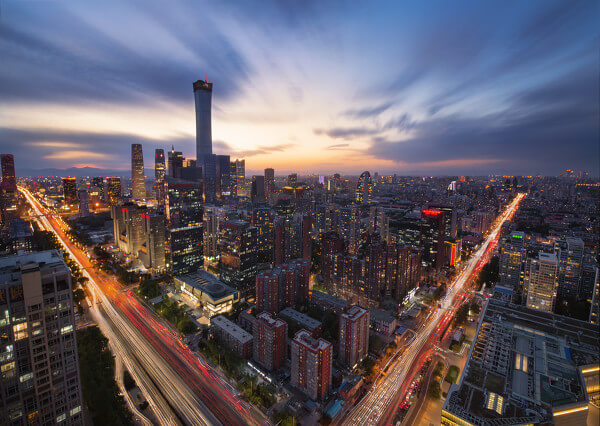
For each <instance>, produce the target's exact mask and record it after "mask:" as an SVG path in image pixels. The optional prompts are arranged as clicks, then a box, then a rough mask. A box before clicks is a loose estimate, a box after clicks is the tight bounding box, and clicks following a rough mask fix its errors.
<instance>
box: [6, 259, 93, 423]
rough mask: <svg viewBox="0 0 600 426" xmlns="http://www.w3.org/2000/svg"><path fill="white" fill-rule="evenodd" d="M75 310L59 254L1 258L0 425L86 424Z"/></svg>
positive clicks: (68, 271)
mask: <svg viewBox="0 0 600 426" xmlns="http://www.w3.org/2000/svg"><path fill="white" fill-rule="evenodd" d="M73 307H74V306H73V289H72V285H71V271H70V270H69V268H68V267H67V265H66V264H65V262H64V260H63V257H62V255H60V254H59V253H58V252H57V251H55V250H48V251H42V252H35V253H28V254H24V255H17V256H10V257H4V258H2V259H0V312H1V313H2V316H1V317H0V335H1V336H2V344H1V346H0V365H1V370H2V379H1V380H0V395H2V398H0V423H2V424H7V425H8V424H10V425H29V424H65V425H83V424H84V418H83V411H82V408H83V401H82V395H81V380H80V375H79V362H78V359H77V337H76V333H75V318H74V316H73V312H74V309H73Z"/></svg>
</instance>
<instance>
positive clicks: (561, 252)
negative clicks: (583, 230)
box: [555, 238, 584, 298]
mask: <svg viewBox="0 0 600 426" xmlns="http://www.w3.org/2000/svg"><path fill="white" fill-rule="evenodd" d="M555 251H556V253H557V255H558V295H559V296H563V297H573V298H580V296H581V291H580V284H581V275H582V268H583V258H584V256H583V255H584V244H583V240H582V239H581V238H564V239H562V240H560V241H558V243H557V244H556V250H555Z"/></svg>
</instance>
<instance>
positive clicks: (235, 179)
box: [230, 159, 246, 197]
mask: <svg viewBox="0 0 600 426" xmlns="http://www.w3.org/2000/svg"><path fill="white" fill-rule="evenodd" d="M230 169H231V195H233V196H235V197H239V196H241V194H242V192H243V191H244V183H245V180H246V160H240V159H236V160H234V161H232V162H231V164H230Z"/></svg>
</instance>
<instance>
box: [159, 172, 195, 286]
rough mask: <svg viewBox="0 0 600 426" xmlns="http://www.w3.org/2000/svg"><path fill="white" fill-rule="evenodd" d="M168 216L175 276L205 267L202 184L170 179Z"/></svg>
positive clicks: (170, 264) (170, 249) (170, 247)
mask: <svg viewBox="0 0 600 426" xmlns="http://www.w3.org/2000/svg"><path fill="white" fill-rule="evenodd" d="M167 184H168V186H167V200H168V205H167V218H168V223H169V233H168V234H169V244H168V249H169V255H168V257H169V258H170V262H167V263H169V266H170V268H171V272H172V274H173V275H175V276H178V275H184V274H189V273H192V272H195V271H197V270H198V269H200V268H202V265H203V263H204V259H203V241H202V240H203V234H204V231H203V225H202V220H203V207H202V184H201V183H200V182H190V181H184V180H181V179H172V178H168V179H167Z"/></svg>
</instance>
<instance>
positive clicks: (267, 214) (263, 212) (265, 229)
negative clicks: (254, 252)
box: [252, 207, 281, 263]
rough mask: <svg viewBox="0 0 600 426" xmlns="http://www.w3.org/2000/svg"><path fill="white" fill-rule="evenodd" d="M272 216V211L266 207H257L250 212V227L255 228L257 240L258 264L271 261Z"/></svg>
mask: <svg viewBox="0 0 600 426" xmlns="http://www.w3.org/2000/svg"><path fill="white" fill-rule="evenodd" d="M273 216H274V215H273V210H271V209H269V208H267V207H257V208H255V209H254V210H253V211H252V226H254V227H255V228H256V235H257V239H258V262H259V263H270V262H271V261H272V259H273V225H274V222H273ZM280 263H281V262H280Z"/></svg>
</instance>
